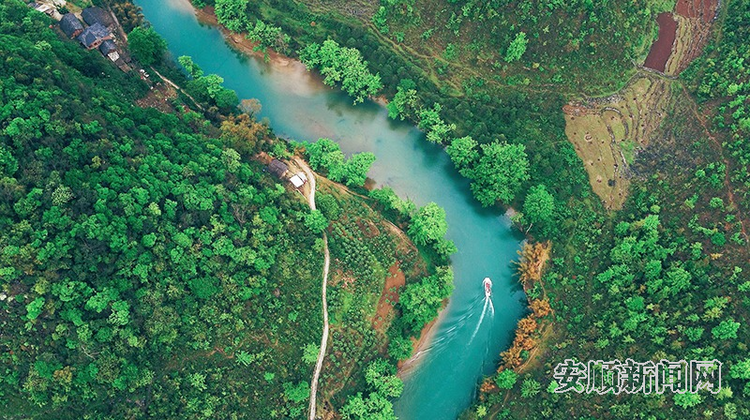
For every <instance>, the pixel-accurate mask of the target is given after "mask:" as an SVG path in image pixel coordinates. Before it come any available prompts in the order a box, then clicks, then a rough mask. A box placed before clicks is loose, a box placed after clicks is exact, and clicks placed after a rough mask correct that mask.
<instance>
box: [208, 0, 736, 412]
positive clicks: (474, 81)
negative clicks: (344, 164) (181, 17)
mask: <svg viewBox="0 0 750 420" xmlns="http://www.w3.org/2000/svg"><path fill="white" fill-rule="evenodd" d="M202 4H209V5H211V4H215V5H216V8H217V12H218V10H219V9H221V8H222V7H224V6H223V5H225V4H232V5H234V6H235V7H237V8H238V9H241V10H242V11H243V13H242V14H243V16H249V18H248V19H252V20H262V21H264V22H266V24H270V25H276V26H277V27H279V28H281V30H282V31H283V33H285V34H288V35H289V36H290V40H289V43H288V48H289V50H291V51H299V56H300V58H302V60H303V61H304V60H309V59H307V58H306V52H305V51H307V50H306V49H307V48H314V49H316V50H317V48H318V47H316V46H315V45H320V44H322V43H329V44H331V45H336V46H341V47H342V48H356V49H357V50H358V51H359V52H360V53H361V56H362V58H363V59H364V60H365V61H366V62H367V65H368V71H367V72H364V71H363V72H359V74H360V75H361V78H360V81H364V80H366V78H367V77H369V74H376V75H378V76H379V77H380V80H381V81H382V84H383V88H382V90H381V91H379V92H378V93H377V94H372V93H370V95H371V96H378V95H383V96H384V97H385V98H387V99H388V111H389V115H390V116H391V118H394V119H398V120H404V119H405V120H408V121H411V122H413V123H415V124H417V125H418V126H419V128H421V129H422V130H423V131H424V132H425V135H426V139H427V140H428V141H430V142H434V143H440V144H443V145H444V146H446V151H447V153H448V154H449V156H450V157H451V159H452V160H453V162H454V164H455V166H456V167H457V169H458V170H459V171H460V172H461V174H462V175H464V176H465V177H467V178H469V179H470V180H471V181H472V183H471V191H472V193H473V194H474V196H475V197H476V199H477V200H478V201H479V202H480V203H482V204H483V205H485V206H496V205H499V204H503V205H510V206H512V207H514V208H515V209H517V210H520V212H519V213H518V214H517V215H516V217H515V219H514V220H515V222H516V223H517V225H518V226H519V227H520V228H521V229H523V231H524V232H526V233H527V234H528V235H529V237H530V238H531V239H533V240H535V241H546V240H550V241H551V242H552V244H553V245H552V253H551V260H550V264H548V268H547V270H546V271H545V272H544V274H543V275H542V276H541V278H540V280H539V281H538V282H536V283H534V284H530V285H529V286H528V288H527V290H526V291H527V294H529V297H530V299H532V298H537V297H544V298H546V299H548V300H549V304H550V305H551V311H549V312H548V313H546V314H545V315H543V316H542V318H543V319H542V321H544V322H549V323H551V325H552V328H551V330H552V331H553V332H552V333H548V334H545V335H542V334H541V333H540V332H539V331H537V332H536V333H534V332H532V333H531V335H530V340H531V342H532V345H530V348H534V349H535V351H534V353H535V355H534V358H533V359H531V358H530V356H531V352H530V351H527V350H523V351H521V352H520V353H519V355H520V356H519V357H520V360H517V359H516V358H515V355H516V354H515V353H513V354H511V353H507V354H505V353H504V357H505V358H501V366H500V369H498V371H499V373H498V374H497V375H496V376H495V377H488V378H487V379H486V380H485V381H484V382H483V383H482V384H481V386H480V389H481V390H480V392H479V395H478V398H477V400H476V401H475V403H474V404H473V406H472V407H471V408H469V409H467V410H466V412H464V413H463V415H462V418H466V419H474V418H493V419H494V418H499V419H513V418H515V419H525V418H550V419H555V418H559V419H563V418H565V419H567V418H580V419H588V418H628V419H631V418H642V419H672V418H726V419H741V418H746V417H748V416H750V405H748V404H747V400H748V397H749V396H750V383H749V382H748V379H750V376H749V375H748V372H747V369H746V368H747V364H748V361H750V359H748V344H750V343H748V342H747V337H748V336H750V335H749V334H748V324H747V314H748V309H749V306H750V296H748V292H749V291H750V283H748V280H747V274H746V273H747V272H748V270H750V267H749V266H748V246H749V245H750V244H749V243H748V237H747V234H746V228H745V224H746V223H747V221H746V220H745V219H746V217H745V215H746V214H747V210H748V205H749V204H750V201H749V200H748V185H749V184H748V183H747V179H748V178H747V176H748V173H747V167H748V161H747V159H746V156H747V144H746V143H747V142H746V138H747V135H748V132H749V128H748V125H747V124H748V121H749V120H748V119H747V117H746V113H745V108H747V106H748V102H747V100H748V99H747V95H746V94H745V93H747V92H746V91H747V86H748V82H747V81H748V74H750V73H748V70H747V66H746V64H745V63H746V61H747V59H748V58H750V57H748V49H747V45H746V44H747V43H746V42H745V40H746V38H747V28H748V27H749V26H750V21H749V20H748V19H749V18H748V16H750V15H749V14H748V10H749V9H748V8H749V7H750V2H747V1H741V0H734V1H729V2H722V4H721V6H720V9H719V13H718V15H717V17H718V19H717V20H716V21H715V22H714V23H713V25H712V29H711V31H710V33H709V40H708V43H707V45H706V46H705V48H704V50H703V53H702V54H701V55H700V56H699V57H698V58H697V59H695V60H694V61H693V63H692V64H691V65H690V66H689V67H688V68H687V69H686V70H685V71H684V72H683V73H682V74H681V75H680V76H679V77H677V78H671V79H665V80H667V83H668V90H669V101H668V107H667V112H666V115H664V117H663V119H662V122H661V124H660V125H659V127H658V129H657V130H656V132H655V133H652V134H651V135H652V138H651V144H649V146H648V147H647V148H639V150H637V156H636V158H635V159H634V162H633V165H632V167H631V168H630V169H631V176H630V182H631V185H630V187H629V192H628V199H627V200H626V202H625V206H624V208H623V209H622V210H620V211H607V210H606V209H605V208H604V207H603V206H602V203H601V202H600V201H599V199H598V198H597V197H596V196H595V195H594V194H592V191H591V187H590V185H589V184H588V182H587V180H586V175H585V172H584V170H583V165H582V162H581V160H580V158H579V157H578V156H576V153H575V150H574V149H573V147H572V145H571V143H570V142H569V141H568V139H567V138H566V135H565V131H564V129H565V121H564V120H563V116H562V112H561V111H560V110H561V109H562V107H563V105H564V104H565V103H566V102H567V101H570V100H573V99H578V98H580V97H581V96H594V97H596V96H600V97H605V96H608V95H610V94H612V93H615V92H617V91H618V90H620V89H621V88H622V87H624V86H626V85H627V84H628V82H629V80H630V79H631V77H632V76H633V75H635V74H637V73H639V72H643V70H640V69H639V68H638V67H637V66H634V65H633V64H634V62H639V61H640V62H642V61H643V59H644V58H645V56H646V53H647V52H648V49H649V46H650V43H651V42H652V41H653V40H654V39H655V37H656V30H657V26H656V22H655V17H656V15H657V14H659V13H661V12H665V11H671V10H674V7H675V2H673V1H637V2H586V1H580V2H578V1H576V2H557V1H547V2H530V1H521V2H496V1H490V2H475V1H463V2H459V1H452V0H422V1H420V0H404V1H391V0H383V1H381V2H380V4H372V3H369V2H351V3H347V2H341V1H316V0H309V1H293V0H283V1H274V2H269V1H258V2H247V1H241V0H216V1H215V2H210V1H204V2H202V3H201V4H198V6H200V5H202ZM222 19H225V20H226V19H231V17H223V18H222V16H219V21H220V22H221V23H223V24H224V25H225V26H227V27H229V28H230V29H232V28H231V27H230V25H227V23H226V22H225V21H222ZM310 45H312V46H313V47H308V46H310ZM289 50H287V51H289ZM292 54H294V53H292ZM310 67H311V68H316V69H318V70H321V71H323V70H322V68H321V67H319V65H317V63H313V65H311V66H310ZM349 68H350V69H353V68H354V67H351V66H350V67H349ZM327 71H330V70H327ZM341 73H346V71H344V70H341ZM323 75H324V76H326V72H325V71H323ZM326 77H327V76H326ZM349 85H356V83H350V84H349ZM342 88H343V89H344V90H345V91H347V92H349V93H350V94H352V95H353V96H354V97H355V99H356V98H357V93H356V92H353V91H350V90H347V88H346V87H345V86H342ZM534 312H535V313H536V312H537V311H536V310H535V311H534ZM545 312H546V311H545ZM534 325H536V323H535V324H534ZM526 326H527V324H524V325H523V326H522V324H521V323H519V329H521V328H525V327H526ZM532 330H533V329H532ZM510 356H513V357H514V358H513V359H507V357H510ZM571 358H572V359H575V360H615V359H621V360H624V359H625V358H633V359H637V360H642V361H648V360H654V361H659V360H661V359H669V360H681V359H685V360H712V359H717V360H720V361H722V362H723V363H724V365H723V375H724V376H723V389H722V391H721V392H720V393H718V394H716V395H714V394H710V393H699V394H685V395H670V394H658V395H617V396H615V395H597V394H593V395H592V394H572V395H571V394H557V393H555V392H554V390H555V388H556V387H557V384H556V383H555V382H554V381H553V379H552V374H553V368H554V366H555V365H556V364H558V363H560V362H563V361H564V360H565V359H571ZM503 366H515V368H514V369H515V370H514V371H511V370H508V369H504V368H503Z"/></svg>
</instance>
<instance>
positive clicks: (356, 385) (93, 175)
mask: <svg viewBox="0 0 750 420" xmlns="http://www.w3.org/2000/svg"><path fill="white" fill-rule="evenodd" d="M0 19H1V21H2V22H5V23H3V24H2V25H0V45H2V46H3V48H4V60H2V62H0V75H1V76H0V77H2V79H1V81H0V104H1V105H0V110H1V111H0V190H1V191H2V194H3V196H4V199H3V200H2V204H0V226H1V227H2V229H1V230H0V231H1V232H2V234H0V311H2V312H3V314H4V316H3V317H0V331H2V333H1V334H0V336H1V337H2V339H1V340H0V350H1V351H0V361H2V362H3V363H2V366H3V367H2V368H0V400H2V401H3V409H4V415H6V416H10V417H18V416H22V417H25V418H60V419H67V418H71V419H79V418H88V417H91V418H144V417H155V418H176V417H180V418H196V419H197V418H217V417H221V418H224V417H227V418H233V417H248V418H298V417H301V416H302V415H303V414H304V413H305V412H306V408H307V401H308V398H309V394H310V389H309V380H310V377H311V372H312V362H314V360H315V358H316V356H317V345H316V344H314V343H317V342H319V340H320V332H321V324H322V320H321V307H320V295H319V288H320V279H321V276H322V275H321V272H322V261H323V259H322V248H321V242H322V241H321V239H320V232H322V231H323V230H325V229H329V237H330V242H331V253H332V254H333V255H334V257H335V258H336V261H337V262H335V263H334V266H335V267H334V268H335V269H337V270H340V272H342V273H347V274H348V275H351V276H352V278H356V280H357V281H356V288H357V289H356V290H358V291H359V292H361V293H359V294H358V296H360V297H361V299H357V300H356V301H355V300H353V299H352V295H349V296H347V293H350V292H352V291H354V290H352V288H351V285H347V284H346V282H343V281H342V282H341V283H339V284H335V285H333V286H332V287H331V289H333V291H332V296H330V301H329V303H330V305H331V309H332V314H333V318H334V324H335V325H334V326H333V330H334V334H333V335H334V337H333V339H332V340H333V344H332V346H333V350H334V352H335V354H345V355H346V356H347V362H346V363H347V366H354V368H352V369H351V370H347V371H346V373H347V374H351V376H349V378H351V383H350V384H349V386H347V387H346V388H345V395H342V396H340V397H337V398H339V399H340V405H339V407H342V406H344V403H345V398H346V397H348V396H349V395H348V394H349V393H359V392H365V391H367V392H368V393H367V394H366V395H367V397H366V398H367V399H368V400H376V399H377V400H378V401H379V402H378V404H377V405H378V407H384V405H383V403H382V402H387V399H388V398H392V397H393V396H396V395H398V393H399V392H400V389H401V388H400V387H401V385H400V381H399V380H397V379H396V378H395V377H394V376H392V373H393V369H394V368H393V366H392V364H391V360H387V359H380V358H382V357H383V356H387V348H388V341H389V339H388V337H389V336H390V332H389V329H390V325H391V323H392V322H394V320H396V321H397V315H398V313H395V312H394V313H392V314H391V315H389V319H388V321H389V322H388V323H385V324H383V325H380V326H379V328H380V329H379V330H378V329H376V328H374V327H373V324H372V323H371V319H372V318H374V316H373V313H374V312H375V310H376V305H377V301H378V297H379V296H380V295H381V293H382V291H383V287H384V285H383V283H384V280H385V277H386V274H387V271H388V268H389V267H390V265H391V264H393V263H394V262H396V261H401V262H402V263H403V265H404V266H405V267H412V268H411V269H410V270H408V271H407V272H406V278H407V281H406V283H407V284H413V283H415V284H419V283H420V281H421V279H422V278H429V277H430V276H431V273H432V272H435V271H436V270H435V269H434V268H432V267H431V266H428V265H427V264H425V263H424V261H423V260H422V257H421V256H420V254H419V253H418V252H417V251H416V249H415V248H414V247H413V245H411V243H410V242H409V241H408V240H405V239H404V238H405V237H404V236H403V234H402V233H400V232H399V230H398V229H397V228H394V227H393V225H391V224H390V222H387V221H385V220H384V219H383V218H382V216H381V215H380V214H379V213H377V212H376V211H374V210H372V208H370V207H369V205H373V206H375V207H379V206H380V205H379V204H378V202H377V201H376V200H374V199H368V198H362V197H360V196H358V195H354V194H351V193H349V192H346V190H345V189H343V188H340V187H336V188H334V190H335V191H337V194H348V196H347V198H346V199H334V200H333V201H331V200H330V199H325V198H324V197H325V195H324V196H322V197H321V206H320V207H321V211H316V212H310V210H309V207H308V206H307V203H306V202H305V201H304V200H303V199H301V197H300V196H299V194H298V193H296V192H294V191H292V190H288V189H286V188H285V187H284V185H282V184H281V183H279V182H278V180H276V179H274V178H272V177H271V176H270V175H267V174H265V173H264V171H263V166H262V165H261V164H260V163H259V162H257V161H256V160H254V157H255V156H256V155H258V154H259V153H260V152H264V153H271V154H277V155H278V156H283V155H289V154H290V153H291V152H292V150H291V149H289V150H287V145H286V143H285V142H282V141H280V140H278V139H276V138H275V137H274V136H272V135H271V134H270V130H269V129H268V127H266V126H264V125H262V124H260V123H258V122H256V121H254V120H253V119H252V118H251V117H250V116H248V115H246V114H239V115H237V114H229V112H233V113H235V112H237V111H236V110H235V109H234V106H235V105H236V103H237V98H236V95H235V94H234V92H232V91H230V90H228V89H226V88H224V87H223V86H222V80H221V78H219V77H218V76H215V75H204V74H203V72H202V71H201V70H200V68H198V67H197V66H196V65H195V64H194V63H193V62H192V60H190V59H189V57H181V58H180V63H181V64H182V65H183V67H184V69H186V70H187V73H188V76H187V77H186V76H185V75H184V74H183V73H181V71H180V69H179V68H178V67H177V66H175V65H174V64H173V63H169V62H164V61H162V60H163V52H164V44H163V40H161V38H160V37H158V35H156V34H155V33H153V31H151V30H150V29H144V28H142V27H136V28H134V29H133V31H132V32H131V34H135V36H134V38H135V39H136V40H137V41H136V42H135V44H137V45H135V51H133V53H134V54H136V55H138V58H139V60H140V61H141V63H143V64H144V65H145V64H150V65H153V66H154V67H155V68H157V69H158V70H159V72H160V73H163V74H169V76H170V78H171V79H173V80H176V81H177V82H178V83H179V84H181V85H183V86H185V90H186V91H187V92H188V93H189V94H190V95H191V97H192V98H188V97H186V96H185V95H182V94H180V95H178V96H177V97H176V98H173V99H170V100H165V101H164V102H163V103H160V104H158V105H159V106H160V107H164V108H168V109H171V110H173V112H170V113H164V112H161V111H158V110H157V109H155V108H150V107H139V106H136V105H135V104H134V103H135V101H136V100H141V99H143V98H144V96H146V97H148V98H152V97H153V93H152V91H151V90H150V89H149V85H148V82H144V81H142V80H141V79H140V78H139V77H138V76H137V73H135V74H134V73H122V72H121V71H120V70H118V69H117V68H116V67H115V66H113V65H112V64H111V63H110V62H109V61H108V60H106V59H105V58H103V57H101V56H100V55H99V54H98V53H97V52H95V51H94V52H90V51H86V50H84V49H82V48H80V46H79V45H77V44H76V43H74V42H71V41H70V40H67V39H62V37H58V34H57V33H56V32H54V31H53V30H50V29H49V26H50V20H49V18H47V17H46V16H45V15H44V14H41V13H38V12H36V11H34V10H32V9H29V8H28V7H27V6H26V5H25V4H24V3H22V2H20V1H15V0H12V1H8V2H5V3H3V4H1V5H0ZM11 22H12V24H10V23H11ZM18 22H20V24H19V23H18ZM136 51H138V52H137V53H136ZM152 78H154V79H156V78H157V76H156V75H154V76H152ZM157 88H159V86H158V85H157V86H155V87H154V89H155V90H156V89H157ZM162 88H163V87H162ZM193 100H195V101H196V102H193ZM191 109H192V110H191ZM194 110H195V111H194ZM197 110H201V111H203V112H204V113H203V114H201V113H199V112H197ZM341 163H342V166H343V169H340V170H341V173H342V177H343V178H342V179H346V181H347V182H348V183H350V184H351V185H361V184H363V183H364V179H365V176H366V173H367V169H368V168H369V166H370V164H371V163H372V157H371V155H369V154H363V155H360V156H355V157H352V158H350V159H349V160H347V161H346V162H343V161H342V162H341ZM321 182H324V183H330V181H327V180H325V179H322V178H321ZM323 202H327V204H323ZM400 224H401V225H402V227H403V228H404V229H406V227H407V226H408V219H406V220H405V221H402V222H400ZM370 226H377V229H380V230H382V231H383V232H384V233H385V232H386V229H388V230H387V232H388V234H382V235H371V234H370V231H368V230H367V229H369V227H370ZM362 246H365V247H366V249H368V250H369V252H370V253H369V254H365V253H363V252H361V251H362ZM367 255H370V257H368V256H367ZM353 303H354V305H353ZM352 308H356V309H357V310H351V311H350V309H352ZM399 325H400V324H399ZM399 328H401V327H400V326H399ZM337 333H338V334H339V335H336V334H337ZM343 333H346V334H345V335H346V336H345V337H344V334H343ZM364 337H368V338H367V339H364ZM401 339H402V341H403V337H401ZM333 354H334V353H332V356H331V357H330V358H327V363H336V360H335V357H334V356H333ZM373 360H380V361H379V362H377V363H375V362H373V363H372V364H371V366H372V368H371V369H368V370H367V371H366V372H364V371H362V370H361V368H358V367H359V366H365V365H367V364H368V363H370V362H371V361H373ZM326 370H327V371H328V372H338V373H341V372H342V371H341V370H339V371H336V369H333V368H332V367H331V366H329V368H328V369H326ZM357 373H361V375H357ZM340 379H341V378H339V377H335V378H334V377H328V378H325V377H324V378H323V381H328V385H327V387H325V386H324V387H323V391H322V392H326V395H327V398H331V397H332V396H335V395H337V394H338V393H339V392H340V391H341V389H340V388H337V386H338V384H339V383H341V381H340ZM378 395H380V396H381V397H378ZM378 398H379V399H378Z"/></svg>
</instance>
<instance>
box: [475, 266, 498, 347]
mask: <svg viewBox="0 0 750 420" xmlns="http://www.w3.org/2000/svg"><path fill="white" fill-rule="evenodd" d="M482 285H483V286H484V307H483V308H482V315H480V316H479V322H477V326H476V327H475V328H474V332H473V333H472V334H471V338H470V339H469V343H471V342H472V341H474V337H476V336H477V333H478V332H479V327H481V326H482V321H484V316H485V315H486V314H487V308H489V309H490V316H491V317H493V318H494V317H495V305H493V304H492V281H491V280H490V278H489V277H485V279H484V281H483V282H482Z"/></svg>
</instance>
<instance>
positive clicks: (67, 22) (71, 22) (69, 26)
mask: <svg viewBox="0 0 750 420" xmlns="http://www.w3.org/2000/svg"><path fill="white" fill-rule="evenodd" d="M60 29H61V30H62V31H63V33H64V34H65V35H66V36H67V37H68V38H75V37H77V36H78V35H80V34H81V32H83V24H82V23H81V21H80V20H78V18H77V17H76V15H74V14H72V13H66V14H64V15H63V17H62V19H60Z"/></svg>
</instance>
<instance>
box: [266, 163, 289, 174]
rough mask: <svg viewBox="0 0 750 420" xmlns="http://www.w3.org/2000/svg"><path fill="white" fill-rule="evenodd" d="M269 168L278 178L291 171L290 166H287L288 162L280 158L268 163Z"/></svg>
mask: <svg viewBox="0 0 750 420" xmlns="http://www.w3.org/2000/svg"><path fill="white" fill-rule="evenodd" d="M268 170H269V171H270V172H271V173H272V174H274V175H275V176H276V177H277V178H283V177H284V175H286V173H287V172H289V167H288V166H286V163H284V162H282V161H280V160H278V159H274V160H272V161H271V163H269V164H268Z"/></svg>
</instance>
